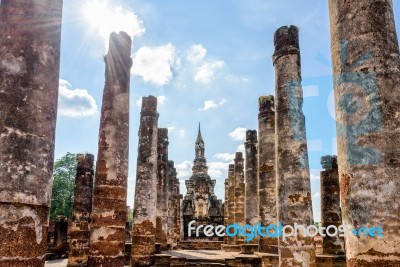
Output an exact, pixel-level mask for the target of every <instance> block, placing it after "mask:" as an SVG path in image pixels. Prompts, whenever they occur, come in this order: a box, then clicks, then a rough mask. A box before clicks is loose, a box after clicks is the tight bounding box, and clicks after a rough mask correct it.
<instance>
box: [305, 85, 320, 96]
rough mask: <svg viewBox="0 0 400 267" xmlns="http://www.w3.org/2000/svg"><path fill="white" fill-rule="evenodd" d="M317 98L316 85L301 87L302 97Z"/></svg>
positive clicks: (317, 89)
mask: <svg viewBox="0 0 400 267" xmlns="http://www.w3.org/2000/svg"><path fill="white" fill-rule="evenodd" d="M314 96H319V88H318V85H309V86H303V97H314Z"/></svg>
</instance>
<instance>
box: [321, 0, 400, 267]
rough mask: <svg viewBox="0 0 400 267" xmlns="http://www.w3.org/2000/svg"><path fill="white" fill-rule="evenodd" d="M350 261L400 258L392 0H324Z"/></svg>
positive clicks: (398, 73)
mask: <svg viewBox="0 0 400 267" xmlns="http://www.w3.org/2000/svg"><path fill="white" fill-rule="evenodd" d="M329 9H330V22H331V40H332V43H331V46H332V47H331V51H332V63H333V73H334V93H335V106H336V120H337V135H338V137H337V142H338V163H339V177H340V191H341V201H342V215H343V223H344V224H350V225H353V226H354V227H355V229H356V230H358V229H360V228H361V227H367V228H368V227H380V228H381V229H383V236H378V237H371V236H366V235H365V234H361V236H356V235H350V236H349V237H347V238H346V255H347V266H389V265H390V266H397V265H400V253H399V251H400V232H399V229H400V221H399V218H400V202H399V201H398V198H399V192H400V131H399V129H400V119H399V114H400V113H399V112H400V98H399V85H400V60H399V57H400V56H399V46H398V40H397V35H396V29H395V23H394V15H393V3H392V0H365V1H356V2H352V3H347V2H346V1H343V0H331V1H329Z"/></svg>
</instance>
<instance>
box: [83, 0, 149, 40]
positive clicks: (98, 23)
mask: <svg viewBox="0 0 400 267" xmlns="http://www.w3.org/2000/svg"><path fill="white" fill-rule="evenodd" d="M83 10H84V16H85V19H86V20H87V21H88V25H89V27H92V28H93V29H94V30H95V31H96V32H97V34H98V35H99V36H101V37H102V38H103V39H104V41H105V45H106V48H107V47H108V39H109V37H110V34H111V33H112V32H120V31H124V32H126V33H128V34H129V35H130V36H131V37H132V38H134V37H136V36H140V35H142V34H143V33H144V32H145V31H146V30H145V28H144V26H143V21H142V20H140V19H139V18H138V17H137V16H136V14H135V13H134V12H132V11H130V10H129V9H127V7H122V6H114V7H113V6H110V5H109V4H108V3H107V1H101V0H90V1H87V2H86V4H85V6H84V7H83Z"/></svg>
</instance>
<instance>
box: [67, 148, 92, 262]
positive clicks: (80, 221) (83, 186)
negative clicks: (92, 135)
mask: <svg viewBox="0 0 400 267" xmlns="http://www.w3.org/2000/svg"><path fill="white" fill-rule="evenodd" d="M76 160H77V165H76V177H75V190H74V209H73V211H72V223H71V228H70V231H69V235H70V238H69V254H68V267H75V266H79V267H86V266H87V260H88V256H89V239H90V230H89V222H90V214H91V212H92V191H93V174H94V170H93V161H94V156H93V155H91V154H85V155H84V154H78V155H77V156H76Z"/></svg>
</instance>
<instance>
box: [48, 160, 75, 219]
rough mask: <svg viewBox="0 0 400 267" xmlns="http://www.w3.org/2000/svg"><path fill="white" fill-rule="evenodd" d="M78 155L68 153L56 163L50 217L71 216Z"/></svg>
mask: <svg viewBox="0 0 400 267" xmlns="http://www.w3.org/2000/svg"><path fill="white" fill-rule="evenodd" d="M75 174H76V155H75V154H72V153H69V152H68V153H67V154H66V155H65V156H63V157H62V158H61V159H58V160H56V162H55V163H54V171H53V189H52V196H51V205H50V219H51V220H54V219H55V218H56V216H57V215H63V216H65V217H68V218H71V216H72V208H73V204H74V186H75Z"/></svg>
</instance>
